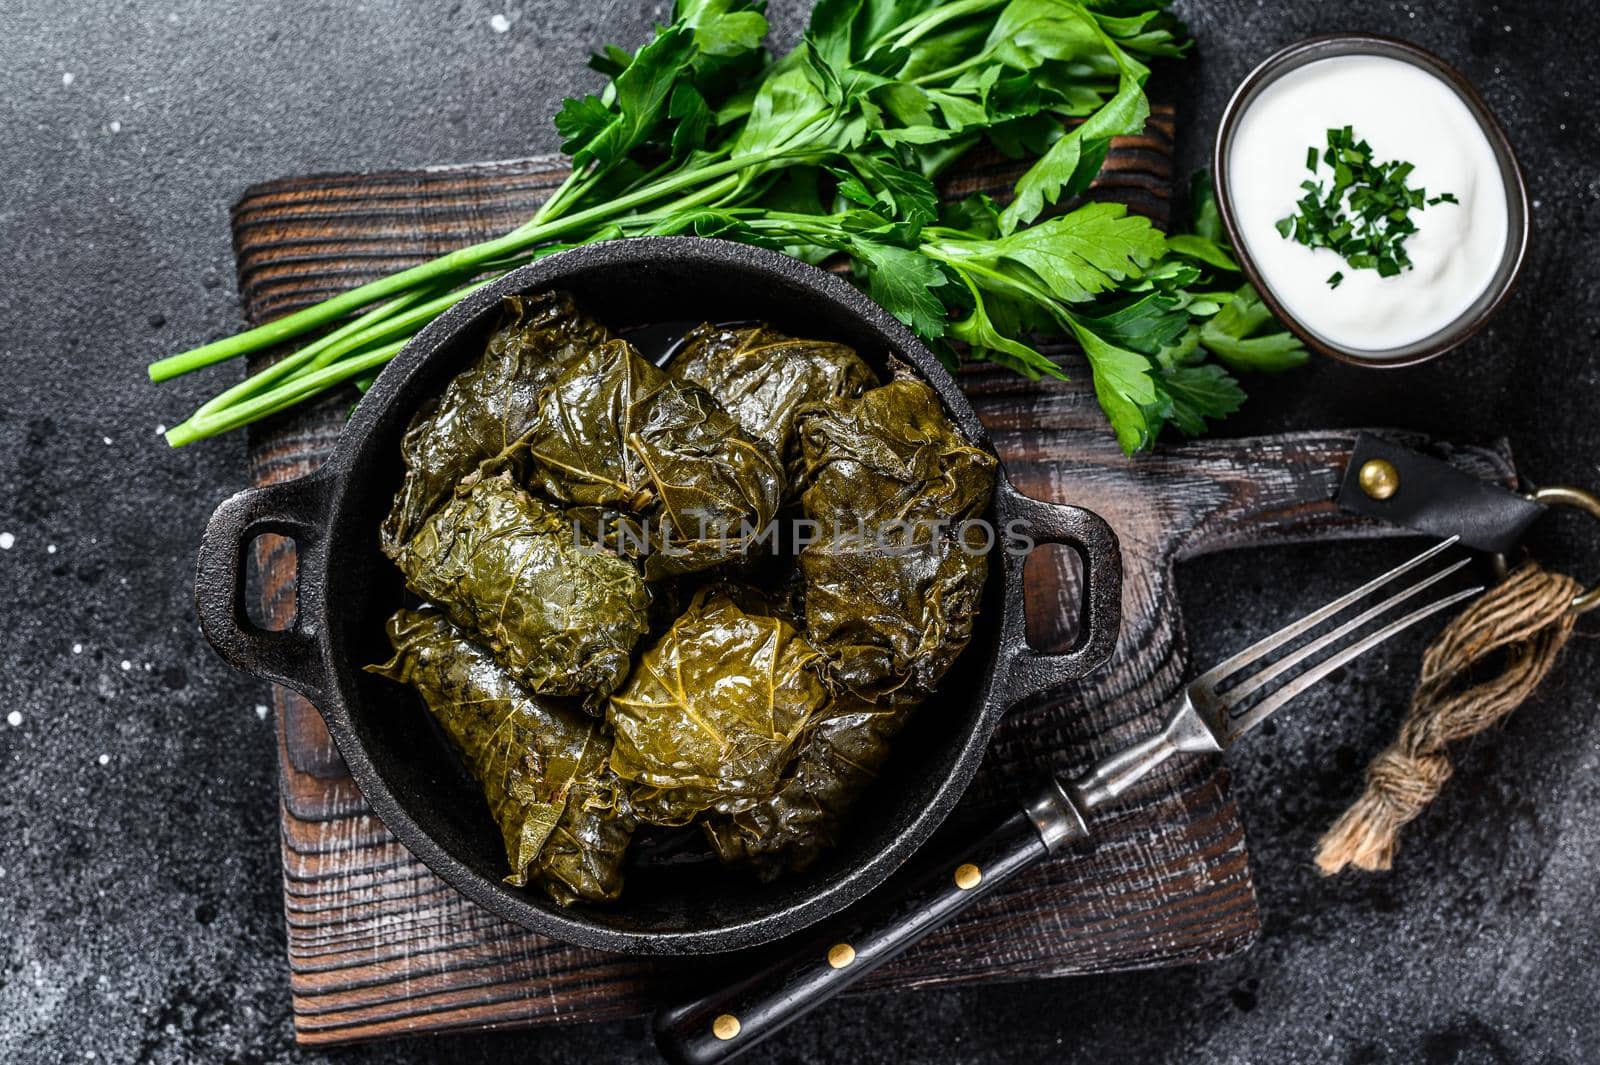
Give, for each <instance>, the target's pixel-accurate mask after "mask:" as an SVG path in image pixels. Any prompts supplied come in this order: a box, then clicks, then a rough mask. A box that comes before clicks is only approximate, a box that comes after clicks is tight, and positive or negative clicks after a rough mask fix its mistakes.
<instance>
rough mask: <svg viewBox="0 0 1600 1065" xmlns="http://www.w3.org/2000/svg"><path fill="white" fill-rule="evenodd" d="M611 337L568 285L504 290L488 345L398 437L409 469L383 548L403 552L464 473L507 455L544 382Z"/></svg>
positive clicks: (492, 465) (489, 467) (488, 468)
mask: <svg viewBox="0 0 1600 1065" xmlns="http://www.w3.org/2000/svg"><path fill="white" fill-rule="evenodd" d="M608 339H609V336H608V334H607V333H606V331H605V329H604V328H603V327H602V326H600V325H599V324H598V323H596V322H595V321H594V320H593V319H591V318H589V317H587V316H586V315H584V314H582V313H581V312H580V311H579V310H578V309H577V307H576V306H574V305H573V302H572V297H571V296H569V295H567V294H566V293H565V292H546V293H540V294H539V295H534V296H507V297H506V299H505V301H504V303H503V305H502V311H501V322H500V326H499V328H498V329H496V330H495V332H494V334H493V335H492V336H491V337H490V338H489V343H488V346H487V347H486V349H485V350H484V353H483V354H482V355H481V356H480V357H479V358H478V359H477V361H476V362H474V363H473V364H472V365H471V366H469V367H467V369H465V370H463V371H462V372H461V373H459V374H457V375H456V376H455V378H454V379H452V380H451V382H450V384H449V385H448V386H447V387H446V388H445V390H444V393H443V395H441V396H440V397H439V400H438V402H437V403H435V404H434V405H433V406H431V407H429V408H426V409H424V410H422V411H420V412H418V414H417V415H416V416H415V417H414V418H412V420H411V424H410V426H409V427H408V428H407V429H406V434H405V437H404V438H403V439H402V440H401V443H400V455H401V458H402V459H403V460H404V461H405V464H406V475H405V480H404V481H403V482H402V483H401V485H400V491H399V492H398V493H397V494H396V495H395V499H394V503H393V505H392V507H391V509H390V511H389V515H388V517H387V518H386V519H385V520H384V523H383V527H382V531H381V542H382V546H383V550H384V552H385V553H386V554H388V555H389V556H390V557H391V558H392V557H394V556H395V555H396V554H398V552H399V550H400V547H401V545H403V544H404V543H405V542H406V541H407V540H409V539H410V538H411V537H412V535H413V534H414V533H415V532H416V531H417V529H418V528H420V527H421V525H422V522H423V521H424V520H425V519H426V518H427V516H428V515H429V514H431V513H432V512H433V511H434V509H435V508H437V507H438V506H439V504H440V503H441V502H443V500H444V499H445V498H446V497H447V496H449V495H450V493H451V492H452V491H453V490H454V489H455V487H456V485H457V484H458V483H460V482H461V481H462V480H464V479H466V478H468V476H469V475H471V474H472V473H474V472H476V471H480V470H481V471H482V472H484V473H492V472H494V470H495V469H496V468H498V466H500V465H502V464H505V463H507V462H509V461H510V460H511V458H512V457H513V456H514V454H515V450H516V445H517V442H518V440H519V439H520V438H521V436H522V434H523V432H524V431H525V430H526V428H527V426H528V423H529V422H530V421H532V419H533V417H534V415H535V414H536V413H537V412H538V409H539V397H540V396H541V395H542V394H543V393H544V390H545V388H547V387H548V386H549V384H550V382H551V381H552V380H553V379H554V377H555V376H556V375H557V374H558V373H560V371H561V369H562V368H563V367H564V366H567V365H569V364H571V363H572V362H575V361H576V360H577V359H578V358H579V357H580V356H581V355H582V354H583V353H585V352H587V351H589V350H590V349H591V348H593V347H594V346H595V345H598V344H602V343H605V342H606V341H607V340H608Z"/></svg>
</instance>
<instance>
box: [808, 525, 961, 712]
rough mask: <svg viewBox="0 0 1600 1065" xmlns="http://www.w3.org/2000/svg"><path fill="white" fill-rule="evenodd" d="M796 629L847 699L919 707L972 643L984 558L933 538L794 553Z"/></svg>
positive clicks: (842, 539) (844, 543) (834, 542)
mask: <svg viewBox="0 0 1600 1065" xmlns="http://www.w3.org/2000/svg"><path fill="white" fill-rule="evenodd" d="M799 569H800V588H801V591H800V595H801V599H802V602H803V610H804V617H805V631H806V635H807V637H808V638H810V639H811V641H812V642H813V643H815V644H816V646H817V647H819V648H820V649H822V650H823V651H824V652H826V654H827V655H828V659H829V670H830V675H831V676H832V677H833V678H835V679H836V680H837V681H838V682H839V683H841V684H843V685H844V686H845V687H846V688H848V689H849V690H850V691H852V692H854V693H855V694H856V695H858V696H860V697H862V698H864V699H870V700H880V701H884V700H887V701H893V702H896V703H905V702H912V703H915V702H918V701H920V700H922V699H923V698H924V697H926V696H927V695H929V694H930V693H931V692H932V691H933V690H934V688H935V687H936V686H937V685H938V683H939V680H940V678H942V677H943V676H944V675H945V673H946V672H947V671H948V670H949V669H950V666H951V665H952V664H953V663H954V662H955V660H956V658H957V657H958V656H959V655H960V654H961V652H962V651H963V650H964V649H965V648H966V646H967V643H968V641H970V640H971V639H972V624H973V618H974V617H975V616H976V615H977V612H978V607H979V604H980V602H981V600H982V598H983V587H984V581H985V579H986V578H987V575H988V569H989V568H988V557H987V555H986V554H984V553H981V552H979V551H977V550H975V549H969V547H968V546H966V545H963V544H961V543H957V542H956V541H955V540H954V539H953V538H952V537H947V536H946V537H934V538H929V539H926V540H924V541H923V542H921V543H914V544H908V543H903V542H902V543H890V544H888V545H882V544H879V543H877V542H875V541H874V540H872V539H871V537H870V534H869V537H868V539H866V540H863V539H861V538H859V537H857V536H855V535H854V534H852V533H849V532H845V533H840V534H837V535H835V536H833V537H831V538H829V539H826V540H822V541H820V542H818V543H815V544H811V545H808V546H807V547H806V549H805V550H804V551H802V552H801V553H800V558H799Z"/></svg>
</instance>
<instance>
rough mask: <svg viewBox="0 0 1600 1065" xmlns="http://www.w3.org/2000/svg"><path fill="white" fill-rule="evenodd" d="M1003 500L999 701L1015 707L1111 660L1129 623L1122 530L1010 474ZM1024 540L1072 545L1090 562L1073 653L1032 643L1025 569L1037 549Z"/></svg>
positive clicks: (999, 489) (999, 505) (999, 507)
mask: <svg viewBox="0 0 1600 1065" xmlns="http://www.w3.org/2000/svg"><path fill="white" fill-rule="evenodd" d="M995 503H996V506H995V513H996V514H998V515H999V517H1000V521H1001V523H1002V525H1003V526H1004V527H1003V528H1002V529H1001V530H1000V535H1001V537H1002V548H1003V551H1002V554H1003V555H1004V557H1005V566H1006V590H1007V600H1006V604H1005V616H1004V618H1003V619H1002V621H1001V633H1000V651H999V658H998V666H997V668H998V670H999V672H998V674H997V680H998V694H997V698H998V699H999V700H1001V701H1003V702H1004V703H1005V705H1007V706H1014V705H1016V704H1018V703H1023V702H1027V701H1028V700H1030V699H1034V698H1037V697H1039V696H1042V695H1047V694H1049V693H1050V692H1052V691H1054V690H1056V689H1059V688H1060V687H1062V686H1063V685H1065V684H1067V683H1068V682H1069V681H1074V680H1077V679H1079V678H1080V677H1084V676H1087V675H1088V674H1089V673H1092V672H1093V671H1094V670H1096V669H1098V668H1099V667H1100V666H1102V665H1104V664H1105V661H1106V659H1108V658H1110V657H1111V652H1112V651H1113V650H1115V649H1116V646H1117V635H1118V631H1119V630H1120V628H1121V626H1122V552H1121V550H1120V548H1119V547H1118V544H1117V536H1116V533H1114V532H1112V531H1111V526H1109V525H1107V524H1106V522H1105V519H1103V518H1101V517H1100V515H1098V514H1096V513H1094V512H1093V511H1090V510H1084V509H1083V508H1082V507H1074V506H1068V505H1066V504H1064V503H1047V502H1045V501H1044V500H1042V499H1035V498H1033V497H1032V496H1026V495H1023V494H1022V493H1021V492H1019V491H1017V489H1016V488H1015V487H1014V486H1013V485H1012V484H1011V482H1010V481H1009V480H1005V479H1002V480H1001V481H1000V483H999V485H997V486H996V500H995ZM1021 537H1026V538H1028V539H1031V540H1032V541H1033V545H1034V546H1035V547H1038V546H1041V545H1044V544H1062V545H1065V546H1067V547H1070V548H1072V549H1073V550H1074V551H1076V552H1077V553H1078V556H1079V558H1081V559H1082V560H1083V600H1082V605H1081V611H1082V616H1081V618H1080V623H1079V626H1078V633H1079V636H1078V642H1077V643H1076V644H1075V645H1074V646H1073V647H1072V648H1071V649H1070V650H1067V651H1061V652H1046V651H1036V650H1034V649H1033V648H1032V647H1030V646H1028V633H1027V611H1026V609H1025V601H1024V596H1025V594H1026V593H1025V592H1024V591H1023V590H1022V589H1023V579H1022V570H1023V566H1024V564H1026V562H1027V561H1028V554H1029V550H1031V549H1029V550H1020V549H1018V546H1019V545H1018V544H1017V543H1016V541H1017V539H1018V538H1021ZM1012 589H1016V590H1017V591H1016V592H1015V593H1013V592H1012Z"/></svg>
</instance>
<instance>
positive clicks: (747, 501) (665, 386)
mask: <svg viewBox="0 0 1600 1065" xmlns="http://www.w3.org/2000/svg"><path fill="white" fill-rule="evenodd" d="M523 443H524V448H525V454H526V456H527V459H528V461H529V463H530V469H529V472H528V475H527V477H528V481H529V483H531V484H532V485H533V486H534V487H536V488H537V489H538V490H539V491H541V492H543V493H544V494H546V495H548V496H549V497H550V498H551V499H556V500H559V501H561V502H562V503H565V504H571V505H573V506H574V507H576V508H578V509H577V510H576V511H575V512H576V513H577V514H579V515H580V516H582V517H583V518H584V520H585V522H586V523H587V522H588V521H591V520H593V521H596V522H602V521H604V520H605V519H606V518H608V517H612V516H614V515H616V514H618V513H619V512H620V513H621V514H624V515H632V516H634V517H638V518H642V519H645V522H644V527H646V528H647V529H648V540H649V542H648V544H647V545H643V546H644V547H645V548H647V551H646V552H645V553H646V557H645V576H646V577H648V578H649V579H651V580H655V579H657V578H660V577H667V576H672V575H676V574H683V573H692V572H695V571H698V570H703V569H707V568H709V567H711V566H715V565H718V564H720V563H723V562H727V561H731V560H734V559H736V558H738V557H740V556H742V555H743V554H745V553H746V551H747V550H748V548H749V545H750V544H751V543H752V542H753V541H754V540H755V539H756V538H757V537H758V536H759V535H760V534H761V532H762V531H763V530H764V529H765V527H766V525H767V523H768V522H770V521H771V520H772V518H773V516H774V514H775V513H776V512H777V508H778V503H779V500H780V498H781V496H782V493H783V471H782V468H781V467H780V465H779V463H778V460H777V458H776V456H775V455H774V454H773V452H772V450H771V449H770V448H769V447H768V446H767V445H765V444H764V443H761V442H759V441H757V440H753V439H751V438H750V437H748V436H746V435H745V434H744V432H743V431H742V430H741V429H740V428H739V425H738V423H737V422H735V421H734V419H733V418H732V417H731V416H730V415H729V414H728V413H727V412H726V411H724V410H723V409H722V408H721V406H719V405H718V403H717V401H716V400H715V399H713V398H712V397H711V395H710V393H708V392H706V391H705V389H703V388H700V387H698V386H696V385H691V384H686V383H684V382H682V381H679V380H677V379H675V378H673V377H670V376H668V375H667V373H666V372H665V371H663V370H661V369H660V368H659V367H657V366H654V365H652V364H651V363H649V362H646V361H645V360H644V359H643V358H641V357H640V355H639V353H638V352H637V351H635V350H634V349H633V347H632V346H631V345H629V344H627V343H624V342H622V341H614V342H611V343H608V344H602V345H599V346H597V347H592V348H590V349H589V350H588V351H587V352H586V353H585V355H584V357H583V358H581V359H579V360H578V361H577V362H575V363H573V364H571V365H569V366H567V367H565V368H564V369H563V370H562V371H561V372H560V373H559V374H558V375H557V376H556V379H555V380H554V382H553V383H552V385H551V386H550V388H549V389H548V390H547V391H546V392H545V394H544V397H543V399H542V400H541V403H540V408H539V412H538V414H537V415H536V416H535V418H534V419H533V421H532V423H531V424H530V426H529V427H528V430H527V432H526V433H525V434H524V437H523ZM604 529H605V527H604V526H603V525H597V527H596V532H597V534H598V535H600V536H601V537H602V538H604V536H605V531H604Z"/></svg>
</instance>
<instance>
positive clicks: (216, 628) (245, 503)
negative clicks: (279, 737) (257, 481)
mask: <svg viewBox="0 0 1600 1065" xmlns="http://www.w3.org/2000/svg"><path fill="white" fill-rule="evenodd" d="M329 483H330V478H328V477H327V476H325V475H322V474H312V475H310V476H308V477H301V478H298V479H296V480H293V481H285V482H283V483H282V484H274V485H268V486H267V487H265V488H253V489H249V490H247V491H243V492H240V493H239V494H238V495H235V496H233V497H232V498H230V499H228V500H225V501H224V502H223V504H222V505H221V506H219V507H218V508H217V509H216V512H215V513H214V514H212V515H211V520H210V521H209V522H208V523H207V524H206V531H205V535H204V536H203V537H201V540H200V556H199V559H198V562H197V565H196V572H195V581H194V597H195V608H196V610H197V612H198V613H199V615H200V630H201V631H202V632H203V633H205V637H206V639H207V640H209V641H211V646H212V647H214V648H216V650H217V653H218V654H220V655H221V656H222V657H223V658H224V659H226V660H227V661H228V663H229V664H230V665H232V666H234V667H235V668H237V669H241V670H244V671H245V672H246V673H250V674H252V675H254V676H257V677H262V678H264V679H266V680H271V681H276V682H277V683H279V684H285V685H288V686H289V687H291V688H293V689H295V690H296V691H299V692H301V693H303V694H305V695H306V696H307V697H308V698H310V699H311V700H312V701H313V702H316V701H317V700H318V699H319V698H320V697H321V696H322V694H323V693H324V691H325V690H326V688H327V680H328V677H327V668H326V666H325V664H324V661H323V657H322V652H321V649H320V647H319V646H318V636H319V631H320V630H319V626H320V624H321V621H322V609H321V606H320V603H318V602H317V597H318V596H320V594H321V593H320V590H319V589H320V588H321V586H322V581H321V570H322V568H323V567H324V566H325V559H324V557H323V548H324V541H325V537H326V530H327V524H326V513H327V506H328V502H329V501H330V500H331V499H332V498H333V494H332V492H330V491H329ZM263 533H276V534H277V535H279V536H287V537H289V538H290V539H292V540H294V545H295V557H296V579H295V595H296V597H297V599H298V603H297V604H296V609H295V618H294V624H293V625H292V626H290V627H289V628H287V629H283V630H281V631H274V630H270V629H263V628H259V627H258V626H256V625H255V624H254V623H253V622H251V621H250V618H249V615H248V614H247V613H246V611H245V599H244V597H245V549H246V548H247V547H249V546H250V544H251V543H252V542H253V541H254V540H255V538H256V537H257V536H260V535H261V534H263Z"/></svg>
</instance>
